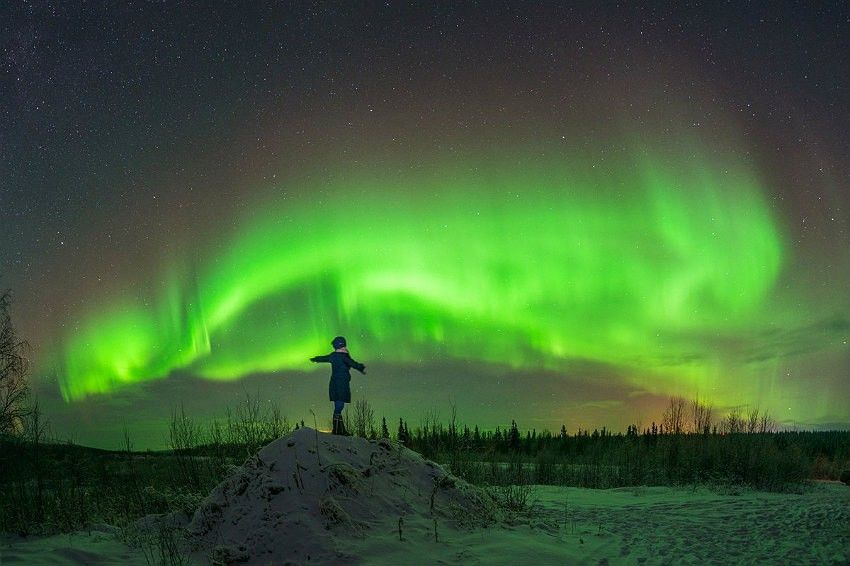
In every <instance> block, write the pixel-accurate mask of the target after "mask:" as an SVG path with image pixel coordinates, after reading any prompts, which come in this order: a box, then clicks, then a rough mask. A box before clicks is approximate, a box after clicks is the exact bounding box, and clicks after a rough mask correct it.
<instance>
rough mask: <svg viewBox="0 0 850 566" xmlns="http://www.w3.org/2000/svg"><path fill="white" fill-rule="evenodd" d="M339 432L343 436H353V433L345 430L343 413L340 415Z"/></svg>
mask: <svg viewBox="0 0 850 566" xmlns="http://www.w3.org/2000/svg"><path fill="white" fill-rule="evenodd" d="M339 434H341V435H342V436H351V433H349V432H348V431H347V430H345V421H344V420H342V415H340V416H339Z"/></svg>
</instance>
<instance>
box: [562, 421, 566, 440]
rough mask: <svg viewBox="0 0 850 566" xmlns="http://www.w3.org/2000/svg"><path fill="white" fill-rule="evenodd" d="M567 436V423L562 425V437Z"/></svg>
mask: <svg viewBox="0 0 850 566" xmlns="http://www.w3.org/2000/svg"><path fill="white" fill-rule="evenodd" d="M566 437H567V425H565V424H562V425H561V438H566Z"/></svg>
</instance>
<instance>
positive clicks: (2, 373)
mask: <svg viewBox="0 0 850 566" xmlns="http://www.w3.org/2000/svg"><path fill="white" fill-rule="evenodd" d="M11 303H12V296H11V293H10V292H9V291H5V292H4V293H3V294H2V295H0V435H2V434H13V433H20V432H21V431H22V429H23V426H24V420H25V418H26V416H27V409H26V407H25V405H24V404H25V402H26V400H27V397H28V396H29V385H28V384H27V371H28V369H29V362H28V359H27V354H28V353H29V345H28V344H27V343H26V342H25V341H23V340H19V339H18V337H17V335H16V334H15V327H14V326H13V325H12V318H11V316H10V315H9V306H10V305H11Z"/></svg>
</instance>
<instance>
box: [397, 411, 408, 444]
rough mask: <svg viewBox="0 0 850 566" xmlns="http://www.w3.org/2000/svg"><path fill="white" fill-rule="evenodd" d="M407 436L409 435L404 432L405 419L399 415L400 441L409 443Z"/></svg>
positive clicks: (398, 436)
mask: <svg viewBox="0 0 850 566" xmlns="http://www.w3.org/2000/svg"><path fill="white" fill-rule="evenodd" d="M405 436H407V435H406V434H405V433H404V421H403V420H401V417H399V418H398V435H397V438H398V441H399V442H401V443H402V444H407V440H406V439H405Z"/></svg>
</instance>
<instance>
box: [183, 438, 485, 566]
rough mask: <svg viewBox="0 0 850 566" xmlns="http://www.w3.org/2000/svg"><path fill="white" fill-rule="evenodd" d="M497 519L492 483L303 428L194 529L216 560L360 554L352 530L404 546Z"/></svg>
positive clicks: (222, 492) (394, 449)
mask: <svg viewBox="0 0 850 566" xmlns="http://www.w3.org/2000/svg"><path fill="white" fill-rule="evenodd" d="M498 518H499V509H498V506H497V505H496V503H495V502H494V501H493V499H492V498H491V496H490V495H489V494H488V493H487V492H486V491H484V490H482V489H480V488H477V487H474V486H472V485H470V484H468V483H466V482H465V481H463V480H461V479H459V478H457V477H455V476H452V475H451V474H449V473H447V472H446V470H445V469H443V468H442V467H441V466H440V465H438V464H436V463H434V462H431V461H428V460H425V459H424V458H423V457H422V456H421V455H420V454H418V453H416V452H414V451H412V450H409V449H407V448H405V447H403V446H399V445H396V444H394V443H392V442H390V441H389V440H386V439H383V440H367V439H363V438H355V437H342V436H333V435H330V434H326V433H321V432H317V431H316V430H314V429H310V428H300V429H298V430H296V431H294V432H292V433H291V434H289V435H287V436H285V437H282V438H280V439H278V440H276V441H274V442H272V443H271V444H269V445H268V446H266V447H264V448H263V449H261V450H260V451H259V452H258V453H257V454H256V455H255V456H254V457H252V458H251V459H249V460H248V461H247V462H246V463H245V464H244V465H243V466H241V467H240V468H238V469H237V470H236V471H235V472H234V473H233V474H232V475H231V476H230V477H229V478H227V479H226V480H224V481H223V482H222V483H221V484H219V485H218V486H217V487H216V488H215V489H213V491H212V492H211V493H210V494H209V496H207V497H206V498H205V499H204V501H203V502H202V503H201V505H200V506H199V508H198V510H197V511H196V512H195V514H194V516H193V517H192V519H191V521H190V523H189V525H188V527H187V531H188V535H189V540H190V541H191V542H192V546H193V547H194V549H195V551H196V552H198V553H200V554H202V555H203V556H205V557H207V558H208V559H212V560H213V561H214V562H226V563H233V562H239V563H255V564H269V563H275V564H284V563H292V564H298V563H301V564H303V563H316V562H320V563H324V562H330V561H343V562H345V561H356V560H357V559H358V557H357V556H355V555H354V554H353V553H352V545H351V544H350V541H351V539H352V537H355V538H361V539H362V538H365V537H377V538H379V539H385V540H386V542H387V544H401V545H403V544H405V542H406V541H408V540H412V541H421V540H425V539H427V538H430V540H432V541H433V540H434V539H435V538H436V537H441V536H444V535H446V534H449V533H451V532H452V531H457V530H468V529H470V528H474V527H479V526H486V525H489V524H491V523H493V522H494V521H496V520H498ZM354 546H356V545H354Z"/></svg>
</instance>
